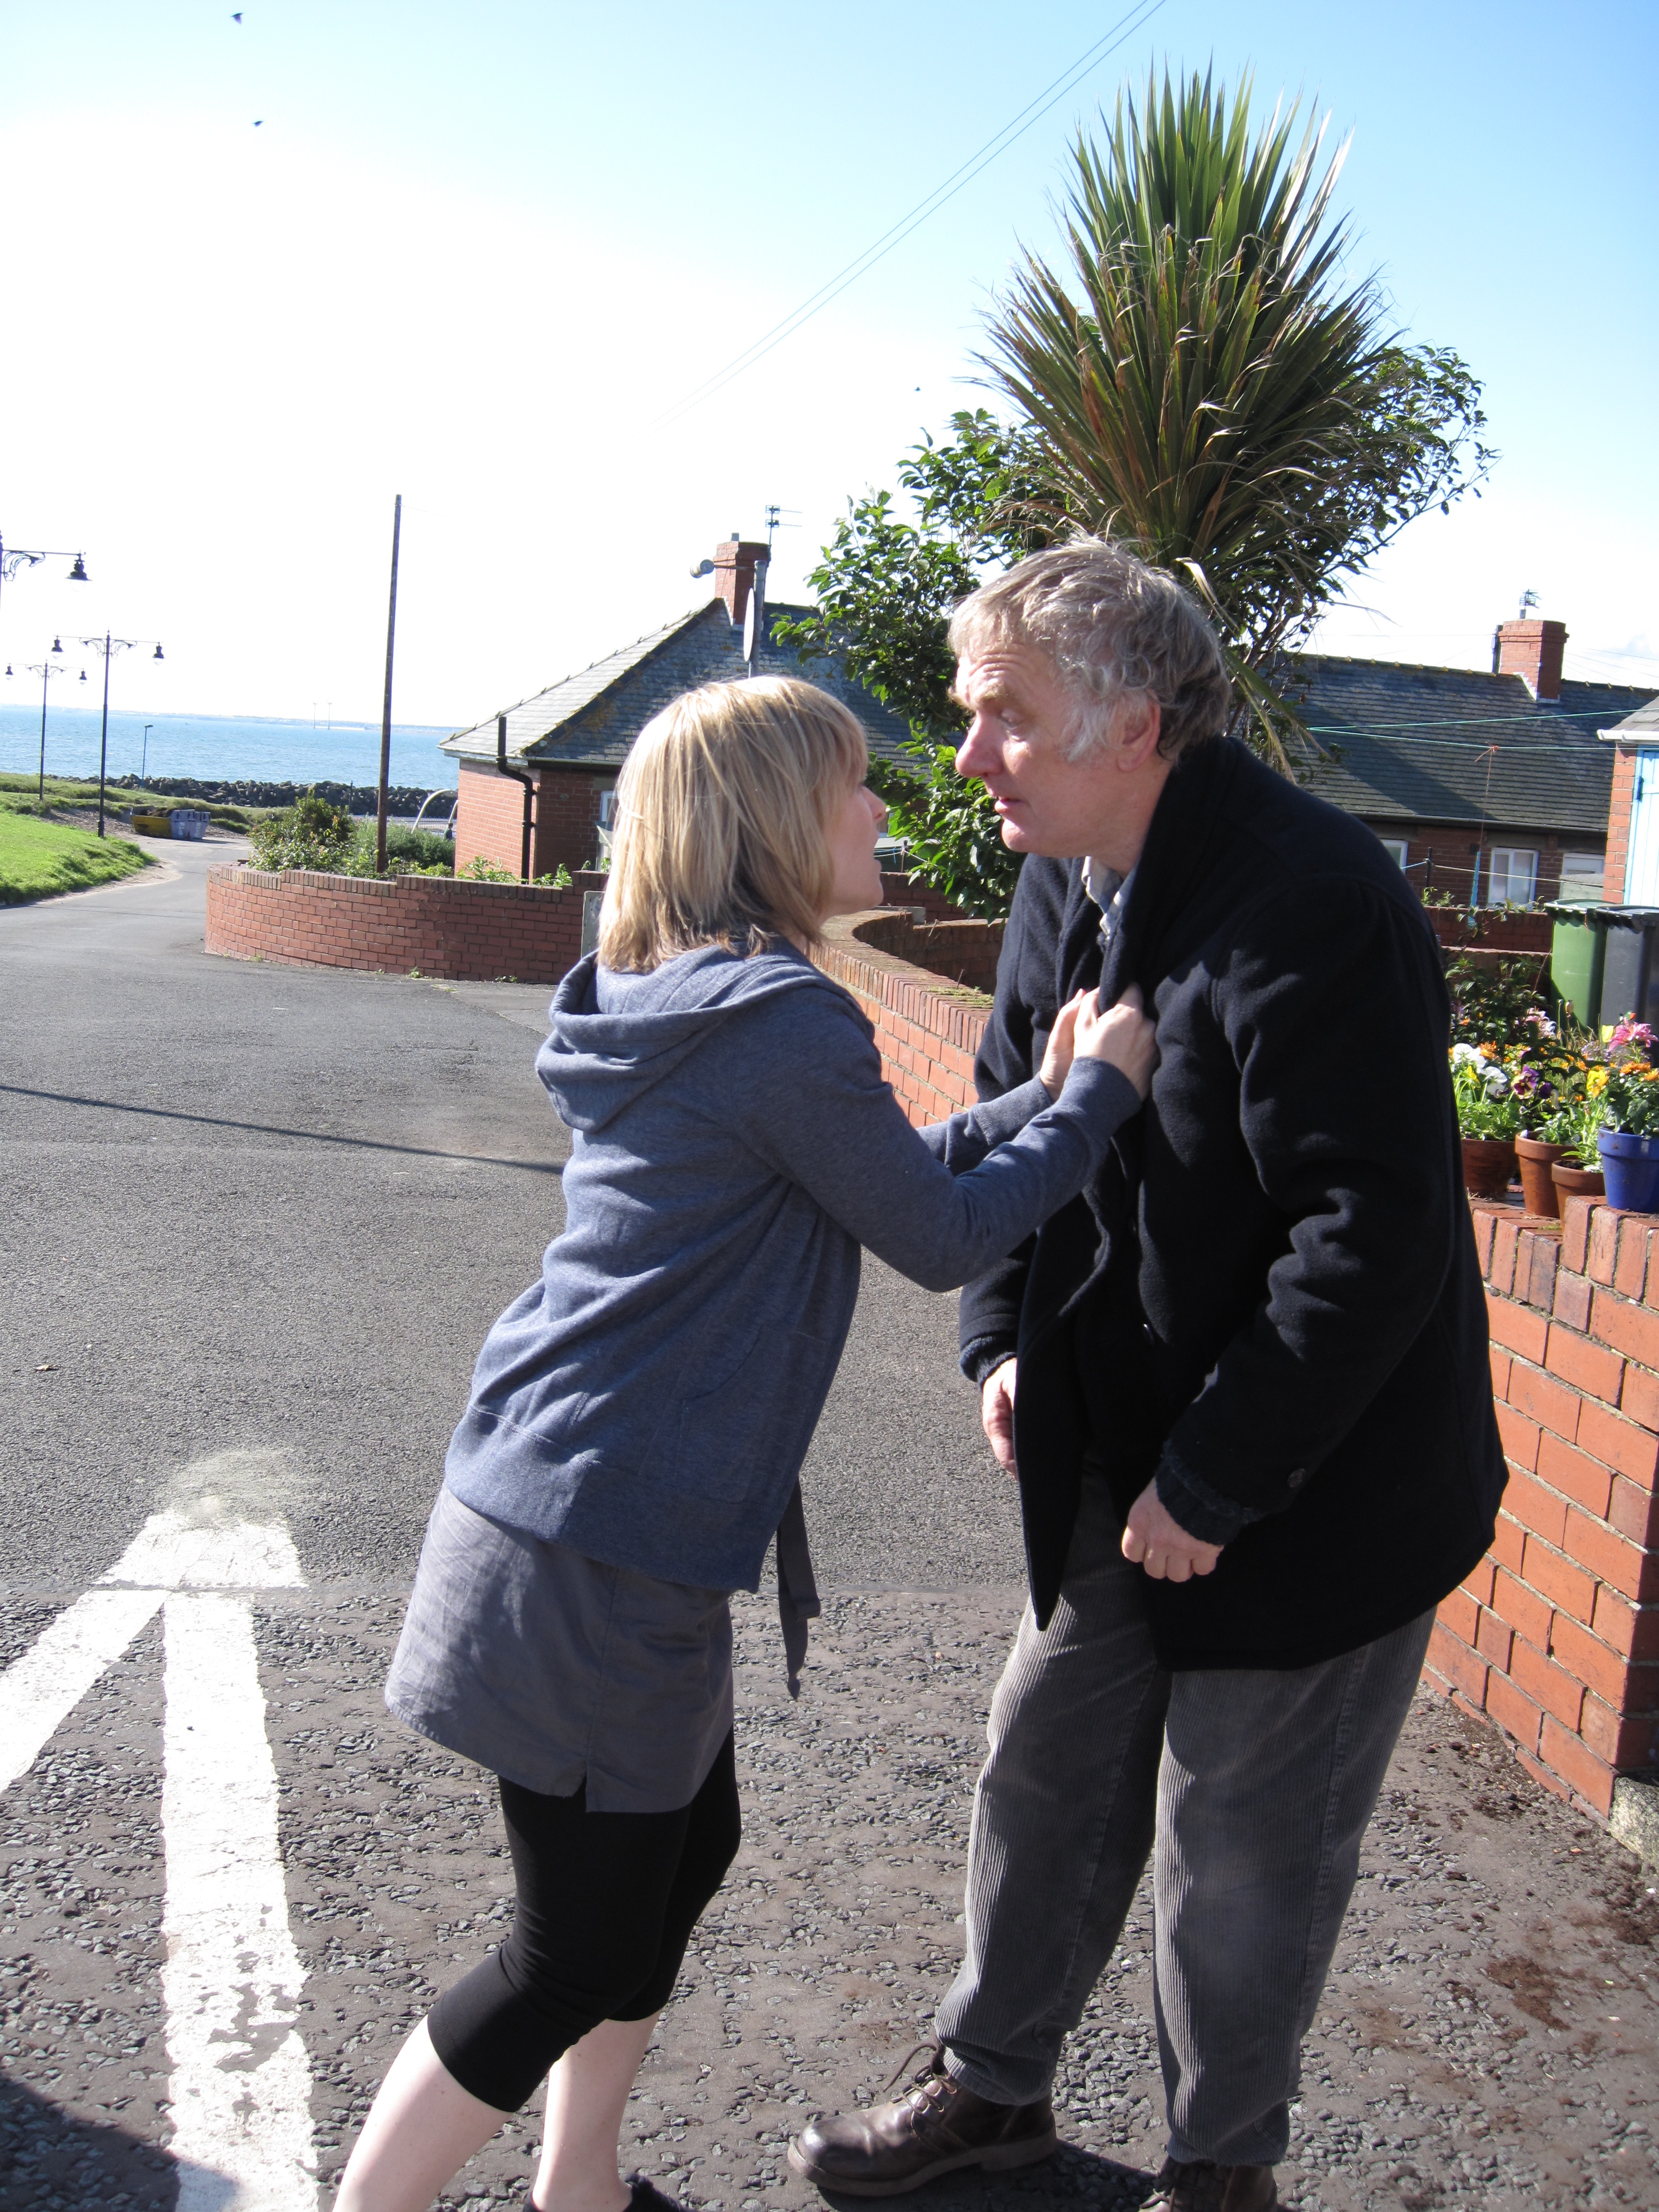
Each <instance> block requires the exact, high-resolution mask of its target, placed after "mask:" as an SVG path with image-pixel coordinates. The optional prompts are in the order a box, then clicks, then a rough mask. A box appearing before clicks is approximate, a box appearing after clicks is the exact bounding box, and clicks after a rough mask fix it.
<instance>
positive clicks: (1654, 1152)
mask: <svg viewBox="0 0 1659 2212" xmlns="http://www.w3.org/2000/svg"><path fill="white" fill-rule="evenodd" d="M1595 1148H1596V1150H1597V1152H1600V1153H1601V1172H1602V1174H1603V1175H1604V1176H1606V1177H1607V1204H1608V1205H1609V1206H1620V1207H1621V1208H1622V1209H1623V1210H1624V1212H1626V1213H1659V1137H1632V1136H1629V1135H1627V1134H1626V1133H1625V1131H1623V1130H1622V1129H1598V1130H1597V1131H1596V1133H1595Z"/></svg>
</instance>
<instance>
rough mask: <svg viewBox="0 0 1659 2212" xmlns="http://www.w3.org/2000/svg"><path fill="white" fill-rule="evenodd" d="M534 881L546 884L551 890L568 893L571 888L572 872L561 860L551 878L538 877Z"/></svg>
mask: <svg viewBox="0 0 1659 2212" xmlns="http://www.w3.org/2000/svg"><path fill="white" fill-rule="evenodd" d="M533 880H534V881H535V882H536V883H538V884H546V885H547V888H548V889H549V890H555V891H568V890H569V888H570V871H569V869H568V868H567V867H566V866H565V864H564V862H563V861H562V860H561V861H560V863H559V865H558V866H557V867H556V868H555V869H554V871H553V872H552V874H551V875H550V876H537V877H535V878H533Z"/></svg>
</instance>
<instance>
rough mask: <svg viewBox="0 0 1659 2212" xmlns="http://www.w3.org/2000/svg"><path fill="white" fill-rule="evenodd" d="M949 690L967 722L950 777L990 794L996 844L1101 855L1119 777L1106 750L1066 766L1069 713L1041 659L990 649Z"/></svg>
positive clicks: (1117, 802)
mask: <svg viewBox="0 0 1659 2212" xmlns="http://www.w3.org/2000/svg"><path fill="white" fill-rule="evenodd" d="M953 688H954V690H955V695H956V696H957V699H958V700H959V701H960V702H961V703H962V705H963V706H964V707H965V708H967V709H968V711H969V714H971V715H972V717H973V720H972V723H971V725H970V726H969V731H968V734H967V736H966V737H965V738H963V741H962V743H961V744H960V745H959V746H958V747H957V775H969V776H975V777H977V779H978V780H979V781H981V783H983V785H984V786H985V787H986V789H987V791H988V792H989V793H990V794H991V797H992V799H993V800H994V802H995V805H996V811H997V813H998V814H999V816H1000V817H1001V821H1002V842H1003V843H1004V844H1005V845H1006V846H1007V847H1008V848H1009V849H1010V850H1011V851H1012V852H1015V853H1044V854H1048V855H1050V856H1051V857H1053V858H1054V859H1060V860H1075V859H1078V858H1079V856H1081V855H1082V854H1089V853H1093V854H1106V853H1108V852H1109V851H1110V850H1111V848H1112V847H1113V846H1114V844H1115V843H1116V842H1118V839H1117V838H1116V837H1115V836H1114V831H1115V829H1118V828H1119V817H1120V816H1121V810H1122V801H1123V799H1125V798H1126V797H1127V793H1125V792H1124V789H1123V785H1124V777H1123V775H1122V774H1121V770H1120V769H1119V767H1118V764H1117V762H1116V760H1115V749H1114V746H1113V745H1112V744H1110V743H1109V744H1105V745H1101V746H1094V747H1091V749H1090V750H1089V751H1088V752H1087V753H1085V755H1084V757H1082V758H1081V759H1080V760H1067V759H1066V744H1067V742H1068V740H1069V739H1070V738H1071V735H1072V732H1073V727H1074V726H1075V723H1076V720H1077V707H1076V703H1075V702H1074V700H1073V697H1072V695H1071V694H1070V693H1069V692H1068V691H1067V690H1066V688H1065V686H1064V685H1063V684H1061V682H1060V678H1059V677H1058V676H1057V675H1056V674H1055V672H1054V668H1053V666H1052V665H1051V664H1050V663H1049V661H1048V658H1047V657H1046V655H1044V654H1043V653H1039V652H1038V651H1037V650H1036V647H1033V646H1029V645H991V646H987V647H986V648H985V649H984V651H983V652H981V653H966V654H964V655H963V658H962V659H961V660H960V661H958V662H957V680H956V684H955V685H954V687H953Z"/></svg>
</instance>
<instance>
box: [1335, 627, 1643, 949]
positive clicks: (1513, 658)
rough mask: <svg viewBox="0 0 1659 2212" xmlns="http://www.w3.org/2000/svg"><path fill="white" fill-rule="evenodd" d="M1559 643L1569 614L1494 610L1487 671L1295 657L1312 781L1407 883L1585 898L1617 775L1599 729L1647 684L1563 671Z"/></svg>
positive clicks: (1593, 885) (1466, 895) (1599, 879)
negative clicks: (1376, 843) (1589, 679)
mask: <svg viewBox="0 0 1659 2212" xmlns="http://www.w3.org/2000/svg"><path fill="white" fill-rule="evenodd" d="M1564 648H1566V623H1562V622H1502V623H1500V626H1498V633H1495V635H1493V664H1491V672H1484V671H1475V668H1418V665H1413V664H1409V661H1354V659H1336V657H1332V654H1321V653H1303V654H1297V668H1294V677H1291V692H1294V695H1297V696H1298V703H1301V714H1303V719H1305V721H1307V726H1310V730H1312V732H1314V737H1316V738H1318V741H1321V745H1328V748H1329V750H1332V759H1325V761H1318V763H1314V769H1312V776H1310V781H1312V787H1314V790H1316V792H1318V794H1321V796H1322V799H1329V801H1332V803H1334V805H1338V807H1343V810H1345V811H1347V814H1358V818H1360V821H1364V823H1370V827H1371V829H1376V834H1378V836H1380V838H1383V842H1385V845H1387V849H1389V852H1391V854H1394V858H1395V860H1398V863H1401V867H1405V869H1407V872H1409V874H1411V880H1413V883H1416V884H1418V890H1436V891H1449V894H1451V896H1453V898H1458V900H1467V902H1471V905H1506V902H1513V905H1524V907H1531V905H1540V902H1544V900H1564V902H1568V905H1593V902H1595V900H1599V898H1601V896H1604V880H1606V867H1608V801H1610V796H1613V785H1614V761H1613V757H1610V748H1608V745H1606V744H1604V734H1608V732H1610V730H1613V728H1614V726H1620V723H1624V721H1626V717H1631V714H1632V712H1635V710H1644V708H1648V706H1650V703H1652V699H1655V692H1650V690H1641V688H1632V686H1624V684H1582V681H1573V679H1564V677H1562V654H1564ZM1655 741H1659V728H1655ZM1655 765H1659V761H1656V763H1655ZM1656 787H1659V785H1656ZM1656 856H1659V854H1656ZM1620 858H1621V856H1620ZM1608 896H1624V894H1621V890H1620V891H1617V894H1613V891H1608Z"/></svg>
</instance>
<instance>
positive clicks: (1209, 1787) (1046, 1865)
mask: <svg viewBox="0 0 1659 2212" xmlns="http://www.w3.org/2000/svg"><path fill="white" fill-rule="evenodd" d="M1120 1536H1121V1525H1120V1523H1119V1522H1118V1521H1117V1518H1116V1516H1115V1513H1114V1511H1113V1510H1112V1506H1111V1503H1110V1500H1109V1497H1108V1496H1107V1495H1106V1493H1105V1489H1104V1486H1103V1485H1101V1484H1098V1483H1095V1482H1087V1483H1085V1486H1084V1504H1083V1509H1082V1511H1081V1513H1080V1514H1079V1521H1078V1527H1077V1533H1076V1534H1075V1536H1074V1537H1073V1543H1072V1549H1071V1553H1070V1557H1069V1559H1068V1561H1067V1566H1066V1580H1065V1583H1064V1585H1063V1588H1062V1590H1061V1594H1060V1603H1059V1605H1058V1606H1057V1607H1056V1608H1055V1611H1054V1617H1053V1619H1052V1620H1050V1622H1049V1624H1048V1627H1047V1628H1046V1629H1045V1630H1043V1631H1042V1632H1039V1631H1038V1629H1037V1627H1036V1624H1035V1622H1034V1620H1033V1619H1032V1616H1031V1613H1030V1609H1029V1607H1028V1609H1027V1612H1026V1615H1025V1619H1024V1621H1023V1622H1022V1624H1021V1626H1020V1631H1019V1636H1018V1641H1017V1642H1016V1644H1015V1645H1014V1650H1013V1653H1012V1656H1011V1658H1010V1659H1009V1662H1008V1665H1007V1668H1006V1671H1005V1673H1004V1674H1003V1677H1002V1680H1001V1682H1000V1685H999V1686H998V1689H997V1692H996V1695H995V1697H994V1699H993V1701H992V1705H991V1718H990V1747H991V1748H990V1757H989V1758H988V1759H987V1762H986V1765H985V1767H984V1769H983V1771H982V1772H981V1775H980V1778H979V1785H978V1788H977V1790H975V1797H974V1812H973V1824H972V1829H971V1832H970V1837H969V1851H968V1907H967V1916H966V1917H967V1935H968V1943H967V1956H966V1958H965V1960H964V1961H963V1967H962V1971H961V1972H960V1973H959V1974H958V1975H957V1979H956V1982H955V1984H953V1986H952V1987H951V1991H950V1993H949V1995H948V1996H946V1998H945V2002H944V2004H943V2005H942V2006H941V2007H940V2008H939V2020H938V2030H939V2039H940V2041H941V2042H942V2043H943V2044H944V2045H945V2067H946V2070H947V2072H949V2073H950V2074H951V2075H952V2076H954V2077H955V2078H956V2079H957V2080H958V2081H963V2082H964V2083H965V2084H966V2086H967V2087H969V2088H970V2089H973V2090H975V2091H976V2092H977V2093H979V2094H980V2095H981V2096H983V2097H988V2098H990V2099H992V2100H994V2101H995V2102H997V2103H1000V2104H1012V2105H1024V2104H1029V2103H1031V2102H1033V2101H1034V2100H1036V2099H1037V2098H1039V2097H1042V2095H1044V2094H1045V2093H1047V2091H1048V2087H1049V2083H1050V2081H1051V2080H1052V2078H1053V2075H1054V2064H1055V2061H1056V2059H1057V2057H1058V2056H1059V2052H1060V2045H1061V2042H1062V2040H1063V2039H1064V2038H1065V2036H1066V2033H1067V2032H1068V2031H1069V2030H1070V2029H1071V2028H1073V2027H1075V2026H1076V2025H1077V2022H1078V2021H1079V2019H1080V2018H1081V2016H1082V2013H1083V2008H1084V2006H1085V2004H1086V2003H1087V2002H1088V1999H1089V1996H1090V1993H1091V1990H1093V1988H1094V1986H1095V1984H1096V1982H1097V1980H1098V1979H1099V1977H1100V1975H1101V1973H1102V1972H1103V1970H1104V1968H1105V1966H1106V1963H1107V1961H1108V1960H1109V1958H1110V1956H1111V1954H1112V1949H1113V1947H1114V1946H1115V1943H1116V1942H1117V1939H1118V1936H1119V1933H1120V1931H1121V1928H1122V1925H1123V1921H1124V1917H1125V1916H1126V1914H1127V1911H1128V1909H1129V1905H1130V1901H1131V1899H1133V1895H1134V1892H1135V1887H1136V1885H1137V1883H1138V1882H1139V1880H1140V1876H1141V1874H1142V1872H1143V1871H1144V1869H1145V1868H1146V1860H1147V1856H1148V1853H1149V1852H1150V1853H1152V1854H1153V1887H1154V1896H1155V1899H1156V1906H1157V1941H1156V1950H1155V1954H1154V1956H1155V1972H1156V2001H1157V2015H1158V2046H1159V2051H1160V2053H1161V2056H1162V2060H1163V2069H1164V2092H1165V2095H1166V2098H1167V2100H1168V2111H1169V2123H1170V2156H1171V2157H1172V2158H1175V2159H1180V2160H1195V2159H1213V2160H1216V2161H1217V2163H1218V2164H1220V2165H1225V2166H1273V2165H1276V2164H1277V2163H1278V2162H1279V2160H1280V2159H1281V2158H1282V2157H1283V2156H1284V2154H1285V2147H1286V2144H1287V2142H1288V2140H1289V2135H1290V2103H1291V2098H1292V2097H1293V2096H1294V2095H1295V2094H1296V2091H1297V2080H1298V2068H1299V2063H1300V2052H1301V2045H1302V2039H1303V2038H1304V2035H1305V2034H1306V2033H1307V2031H1308V2028H1309V2027H1310V2024H1311V2022H1312V2020H1313V2017H1314V2013H1315V2010H1316V2007H1317V2005H1318V2002H1319V1996H1320V1991H1321V1990H1322V1988H1323V1986H1324V1981H1325V1976H1326V1974H1327V1972H1328V1970H1329V1966H1330V1962H1331V1956H1332V1954H1333V1952H1334V1950H1335V1948H1336V1939H1337V1935H1338V1932H1339V1930H1340V1927H1341V1924H1342V1916H1343V1914H1344V1912H1345V1911H1346V1909H1347V1904H1348V1898H1349V1895H1350V1893H1351V1892H1352V1887H1353V1883H1354V1877H1355V1875H1356V1873H1357V1871H1358V1864H1359V1847H1360V1843H1361V1840H1362V1838H1363V1837H1364V1832H1365V1827H1366V1824H1367V1822H1368V1821H1369V1820H1370V1816H1371V1812H1372V1808H1374V1806H1375V1805H1376V1797H1377V1793H1378V1791H1379V1790H1380V1789H1381V1788H1382V1785H1383V1775H1384V1773H1385V1772H1386V1771H1387V1768H1388V1764H1389V1755H1390V1753H1392V1751H1393V1749H1394V1746H1395V1740H1396V1739H1397V1737H1398V1736H1399V1734H1400V1730H1401V1726H1402V1725H1403V1723H1404V1721H1405V1718H1406V1713H1407V1708H1408V1707H1409V1705H1410V1704H1411V1699H1412V1692H1413V1689H1414V1687H1415V1686H1416V1683H1417V1679H1418V1675H1419V1672H1420V1671H1421V1668H1422V1663H1423V1656H1424V1653H1425V1650H1426V1649H1427V1646H1428V1639H1429V1631H1430V1629H1431V1626H1432V1625H1433V1615H1432V1613H1425V1614H1424V1615H1423V1616H1422V1618H1421V1619H1419V1620H1414V1621H1412V1622H1410V1623H1409V1624H1408V1625H1407V1626H1406V1627H1404V1628H1401V1629H1397V1630H1395V1632H1393V1633H1392V1634H1391V1635H1389V1636H1386V1637H1383V1638H1381V1639H1380V1640H1379V1641H1378V1642H1376V1643H1375V1644H1365V1645H1363V1646H1362V1647H1361V1648H1360V1649H1359V1650H1357V1651H1349V1652H1345V1653H1344V1654H1343V1656H1341V1657H1340V1658H1338V1659H1332V1660H1328V1661H1326V1662H1323V1663H1322V1664H1321V1665H1318V1666H1315V1667H1304V1668H1296V1669H1294V1670H1291V1671H1286V1672H1267V1671H1261V1670H1256V1669H1238V1670H1227V1671H1222V1670H1218V1669H1217V1670H1207V1669H1206V1670H1203V1671H1199V1672H1182V1673H1180V1674H1166V1673H1165V1672H1164V1669H1163V1668H1160V1667H1159V1666H1158V1661H1157V1658H1156V1656H1154V1653H1153V1650H1152V1637H1151V1634H1150V1632H1149V1631H1148V1629H1147V1626H1146V1617H1145V1614H1144V1612H1143V1610H1142V1608H1141V1607H1140V1604H1139V1600H1138V1598H1137V1595H1136V1591H1135V1587H1134V1578H1135V1577H1136V1576H1138V1575H1139V1572H1140V1569H1139V1567H1132V1566H1130V1565H1128V1564H1127V1562H1126V1561H1125V1559H1123V1557H1122V1555H1121V1552H1120V1551H1119V1549H1118V1545H1119V1540H1120Z"/></svg>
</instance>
